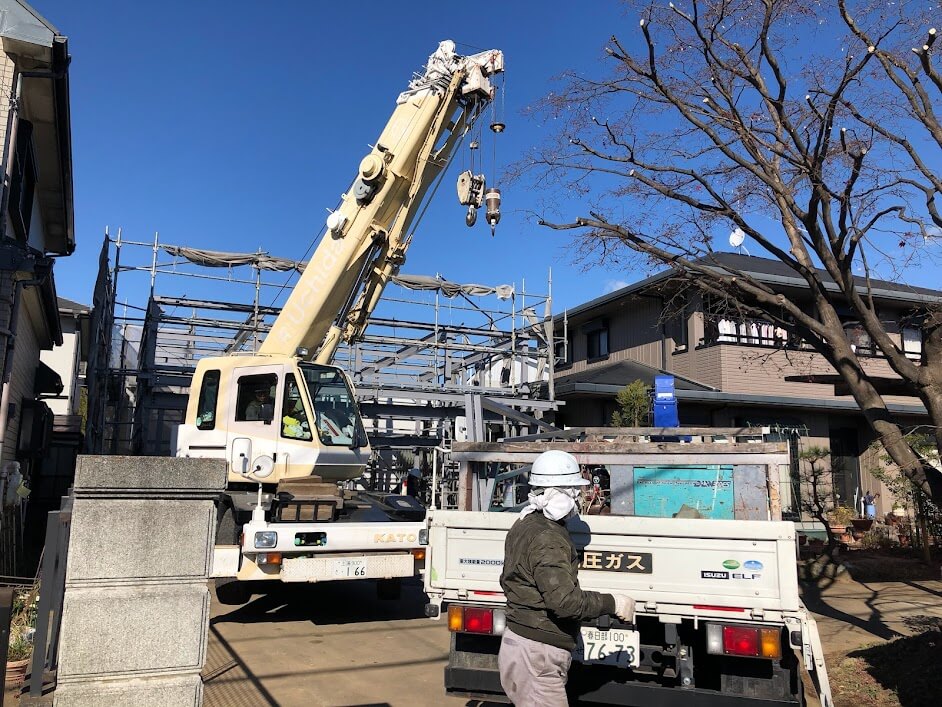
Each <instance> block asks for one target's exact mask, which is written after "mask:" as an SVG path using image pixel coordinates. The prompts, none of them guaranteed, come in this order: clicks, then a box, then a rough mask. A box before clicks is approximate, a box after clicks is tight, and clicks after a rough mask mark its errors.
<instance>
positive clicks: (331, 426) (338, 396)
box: [300, 363, 367, 447]
mask: <svg viewBox="0 0 942 707" xmlns="http://www.w3.org/2000/svg"><path fill="white" fill-rule="evenodd" d="M300 368H301V374H302V375H303V376H304V382H305V383H306V384H307V389H308V393H309V394H310V396H311V404H312V405H313V406H314V424H315V428H316V429H317V435H318V437H319V438H320V441H321V444H327V445H337V446H345V447H365V446H366V445H367V438H366V431H365V430H364V429H363V421H362V420H361V419H360V412H359V410H358V409H357V404H356V400H355V399H354V397H353V391H351V390H350V386H349V385H348V384H347V379H346V378H345V377H344V375H343V374H342V373H341V372H340V371H338V370H337V369H336V368H332V367H330V366H319V365H317V364H312V363H302V364H300Z"/></svg>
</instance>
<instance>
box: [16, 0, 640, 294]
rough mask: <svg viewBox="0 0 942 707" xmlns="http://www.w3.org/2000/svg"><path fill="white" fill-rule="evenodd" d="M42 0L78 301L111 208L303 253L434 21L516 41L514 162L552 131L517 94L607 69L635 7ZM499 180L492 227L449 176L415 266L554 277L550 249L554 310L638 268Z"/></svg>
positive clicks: (213, 242) (471, 276)
mask: <svg viewBox="0 0 942 707" xmlns="http://www.w3.org/2000/svg"><path fill="white" fill-rule="evenodd" d="M33 4H34V7H36V9H37V10H38V11H39V12H40V13H42V14H43V15H44V16H45V17H46V18H48V19H49V21H50V22H52V23H53V24H54V25H56V26H57V27H58V28H59V30H60V32H62V33H63V34H65V35H66V36H68V37H69V48H70V52H71V54H72V65H71V70H70V81H71V92H72V131H73V144H74V147H73V159H74V164H75V204H76V238H77V243H78V246H77V250H76V253H75V254H74V255H73V256H72V257H69V258H63V259H61V260H60V261H59V262H58V263H57V265H56V280H57V286H58V290H59V293H60V295H62V296H65V297H68V298H70V299H74V300H78V301H80V302H86V303H87V302H89V301H90V299H91V292H92V286H93V277H94V275H93V274H94V272H95V269H96V267H97V256H98V252H99V249H100V246H101V239H102V234H103V231H104V228H105V226H109V227H110V229H111V232H112V234H114V232H115V230H116V229H117V228H118V227H119V226H120V227H121V228H122V229H123V234H124V237H125V238H130V239H133V240H142V241H146V240H149V239H151V238H153V233H154V232H155V231H159V232H160V238H161V241H163V242H168V243H174V244H185V245H190V246H193V247H200V248H209V249H220V250H239V251H254V250H256V249H257V248H259V247H261V248H263V249H264V250H267V251H269V252H270V253H272V254H273V255H279V256H284V257H289V258H300V257H302V256H303V255H304V253H305V251H306V250H307V248H308V246H309V244H310V243H311V241H312V239H313V237H314V236H315V235H316V234H317V233H318V231H319V230H320V228H321V226H322V224H323V222H324V217H325V216H326V210H325V209H326V208H327V207H333V206H334V205H335V203H336V201H337V199H338V196H339V194H340V193H341V192H342V191H343V190H344V189H345V188H346V187H347V186H348V185H349V183H350V181H351V179H352V177H353V175H354V172H355V169H356V167H357V165H358V163H359V160H360V158H361V157H362V155H363V154H365V152H366V150H367V148H366V145H367V144H368V143H371V142H373V141H374V140H375V138H376V137H377V136H378V134H379V132H380V130H381V129H382V127H383V125H384V124H385V122H386V119H387V117H388V116H389V114H390V113H391V111H392V109H393V106H394V101H395V98H396V96H397V95H398V93H399V92H400V91H401V90H402V89H403V88H404V87H405V85H406V83H407V81H408V80H409V78H410V76H411V73H412V72H413V71H415V70H418V69H419V68H420V67H421V65H422V64H423V63H424V61H425V59H426V58H427V56H428V54H430V53H431V52H432V51H433V50H434V49H435V47H436V46H437V43H438V41H439V40H441V39H446V38H451V39H454V40H455V41H457V42H459V43H465V44H467V45H470V47H467V48H464V49H466V51H468V52H469V53H470V52H471V51H474V49H472V47H477V48H498V49H501V50H503V51H504V52H505V56H506V65H507V73H506V82H507V95H506V115H505V121H506V122H507V124H508V129H507V132H506V133H505V134H504V135H503V136H502V139H501V140H500V142H499V143H498V161H499V162H500V163H502V164H507V163H508V162H510V161H512V160H514V159H516V158H517V157H518V156H519V155H520V154H521V152H522V150H523V149H525V148H526V147H527V146H528V145H530V144H532V143H534V142H535V141H538V140H540V139H541V136H542V135H543V132H542V129H541V128H540V126H539V125H537V124H536V123H535V122H533V121H532V120H531V119H529V118H525V117H523V116H522V115H521V110H522V109H524V108H525V107H526V106H528V105H530V104H531V103H532V102H533V101H534V100H536V99H538V98H539V97H541V96H542V95H544V94H545V93H546V92H547V91H549V90H551V89H552V77H553V76H555V75H557V74H559V73H560V72H561V71H563V70H565V69H568V68H582V67H584V68H587V69H592V70H597V68H598V67H597V62H598V60H599V57H600V56H601V54H602V47H603V45H604V42H605V41H606V39H607V38H608V37H609V36H610V34H611V32H612V30H613V28H614V27H616V26H617V25H618V24H622V26H623V27H625V28H626V29H627V27H628V26H630V25H633V24H634V22H635V21H634V20H633V19H632V20H627V21H626V20H625V18H624V17H623V15H622V9H621V7H620V6H619V5H618V4H617V3H614V2H588V3H582V4H581V5H579V6H577V5H575V4H573V3H571V2H556V1H553V2H541V3H523V2H504V3H499V4H497V5H487V4H477V5H467V4H462V3H443V2H440V1H435V2H425V1H422V2H395V3H393V2H369V1H368V2H358V3H333V2H330V3H328V2H317V3H314V2H279V3H249V2H218V1H216V2H199V3H193V2H190V3H182V2H161V3H129V2H110V1H101V0H98V1H88V2H81V3H77V2H74V1H70V2H66V1H65V0H36V1H35V2H34V3H33ZM456 161H457V160H456ZM452 171H453V172H455V171H456V170H455V169H454V166H453V169H452ZM499 186H502V188H503V192H504V194H503V203H504V210H503V219H502V221H501V224H500V227H499V229H498V232H497V236H496V238H492V237H491V236H490V234H489V233H488V230H487V227H486V225H485V224H484V223H483V218H482V219H479V223H478V225H477V227H476V228H474V229H468V228H467V227H466V226H465V225H464V211H463V207H461V206H460V205H459V204H458V203H457V199H456V198H455V196H454V175H449V176H447V177H446V179H445V181H444V183H443V184H442V187H441V189H440V190H439V192H438V194H437V195H436V198H435V201H434V203H433V206H432V207H431V208H430V209H429V211H428V214H427V215H426V217H425V218H424V220H423V221H422V223H421V225H420V226H419V228H418V232H417V235H416V238H415V240H414V242H413V246H412V248H411V250H410V251H409V254H408V262H407V263H406V265H405V267H404V268H403V272H409V273H419V274H434V273H441V274H443V275H444V276H446V277H448V278H450V279H452V280H458V281H466V282H471V281H477V282H482V283H486V284H499V283H511V282H515V283H517V284H518V286H519V283H520V281H521V279H522V278H526V280H527V289H528V290H531V291H545V283H546V275H547V271H548V270H549V268H550V267H552V269H553V278H554V285H553V289H554V295H555V307H554V309H555V310H556V311H561V310H562V309H563V308H564V307H566V306H573V305H575V304H578V303H580V302H583V301H585V300H587V299H590V298H592V297H595V296H597V295H599V294H601V293H602V292H604V291H605V290H606V288H607V287H608V286H610V283H612V282H615V281H625V280H630V279H632V278H631V276H630V275H629V274H626V273H620V272H616V273H607V272H604V271H602V270H596V271H593V272H592V273H591V274H589V275H587V274H585V273H583V272H582V271H581V270H580V269H578V268H577V267H574V266H572V265H571V264H570V263H569V259H570V258H569V254H568V252H567V251H566V249H565V244H566V242H567V239H568V238H569V236H567V235H565V234H560V233H555V232H551V231H548V230H546V229H545V228H541V227H539V226H537V225H536V224H535V223H533V222H532V221H531V220H529V218H528V217H527V216H526V213H525V212H526V211H527V210H528V209H530V208H532V207H533V206H534V205H535V204H537V203H538V202H539V200H540V197H541V196H542V195H540V194H537V193H533V192H532V191H531V190H530V189H529V188H528V187H527V185H526V184H525V183H521V184H515V185H513V186H512V187H507V186H506V185H499ZM175 282H179V279H177V280H176V281H175ZM175 286H176V285H175V284H174V283H167V284H166V285H164V287H163V289H171V288H172V287H175ZM189 294H191V295H192V294H196V293H194V292H192V291H191V292H189ZM145 296H146V295H144V294H143V292H142V295H141V297H142V299H141V300H139V303H140V304H143V297H145Z"/></svg>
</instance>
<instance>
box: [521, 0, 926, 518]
mask: <svg viewBox="0 0 942 707" xmlns="http://www.w3.org/2000/svg"><path fill="white" fill-rule="evenodd" d="M626 5H627V7H628V14H629V15H634V21H638V19H640V22H638V24H634V22H632V25H633V26H634V27H636V28H637V29H635V30H634V31H633V32H632V31H630V30H629V32H628V33H627V34H626V35H624V36H613V37H612V38H611V40H610V41H609V43H608V45H607V47H606V49H605V51H606V58H605V60H604V62H605V63H606V64H607V70H606V69H603V70H600V71H599V73H600V74H604V75H601V76H582V75H577V74H569V75H567V76H565V77H564V78H563V80H562V88H561V90H560V91H557V92H554V93H553V94H551V95H550V96H548V97H547V98H546V99H545V101H544V102H543V104H542V105H541V109H542V110H543V111H545V112H546V113H547V114H548V115H549V116H550V117H552V118H554V119H555V124H556V125H560V126H562V129H561V130H560V131H559V133H558V135H557V136H556V139H553V140H550V141H549V142H547V143H546V144H544V145H542V146H541V147H539V148H537V149H536V150H535V151H534V152H533V153H532V154H530V155H529V156H528V158H527V159H526V160H524V161H523V162H522V163H521V164H520V165H518V167H519V173H520V174H521V175H522V174H529V175H534V176H535V177H536V179H537V184H538V185H539V186H540V187H544V188H551V187H552V186H553V185H554V184H555V185H556V186H561V187H564V188H565V189H566V190H567V192H568V193H569V194H573V193H575V194H580V195H581V198H582V199H583V200H584V201H583V205H582V206H581V207H579V208H580V209H581V210H582V213H581V215H579V216H578V217H577V218H568V217H560V216H558V215H556V217H555V218H554V217H553V216H554V215H553V214H549V213H544V214H542V215H541V218H540V220H541V222H542V223H543V224H544V225H547V226H550V227H551V228H554V229H562V230H569V229H573V230H576V231H577V232H578V233H579V235H580V238H579V243H580V244H581V246H580V247H581V249H582V255H583V256H584V257H586V258H587V259H588V261H589V262H593V261H596V260H598V261H602V262H605V263H606V264H608V265H612V264H621V263H624V262H625V259H626V257H627V258H632V257H637V256H641V257H642V258H643V259H645V260H647V261H648V263H649V264H651V263H656V264H667V265H669V266H670V267H671V268H673V269H674V270H675V271H676V273H677V275H678V277H679V278H681V279H683V280H684V281H685V282H687V283H690V284H691V285H692V286H694V287H696V288H697V289H698V290H699V291H700V292H702V293H704V294H705V295H708V296H710V297H714V298H719V299H722V300H724V301H726V302H728V303H729V304H730V306H732V307H735V308H736V309H738V310H739V311H741V312H746V313H749V314H750V315H752V316H757V317H762V318H763V319H766V320H768V321H771V322H773V323H774V324H775V325H777V326H780V327H782V328H784V329H785V330H787V331H788V332H789V333H790V334H791V335H793V336H795V337H800V339H801V340H803V341H804V342H805V343H806V344H807V345H808V346H810V347H811V348H812V349H813V350H814V351H817V352H818V353H819V354H821V356H823V357H824V358H825V359H826V360H827V361H828V362H829V363H830V365H831V366H833V368H834V369H835V370H836V371H837V373H838V374H839V375H840V376H841V378H842V379H843V382H844V383H845V384H846V386H847V388H848V389H849V391H850V393H851V395H852V396H853V398H854V399H855V400H856V402H857V404H858V405H859V407H860V409H861V411H862V412H863V415H864V416H865V418H866V420H867V422H868V423H869V425H870V426H871V427H872V429H873V430H874V432H875V434H876V436H877V438H878V439H879V441H880V442H881V443H882V444H883V446H884V447H885V448H886V450H887V452H888V453H889V454H890V456H891V457H892V459H893V461H894V462H895V463H896V464H897V465H899V467H900V468H901V470H902V471H903V473H904V474H906V475H907V476H908V477H909V478H910V479H912V480H913V482H914V483H915V484H917V485H918V486H919V487H920V488H922V489H923V490H925V491H926V492H927V493H929V494H930V495H931V496H932V497H933V498H935V499H936V500H942V474H940V473H939V472H938V471H937V470H936V469H935V468H934V467H933V466H932V465H931V464H929V463H928V461H927V460H926V459H925V458H924V457H923V456H921V455H920V454H919V453H918V451H917V450H915V449H913V447H912V446H911V445H909V444H908V443H907V441H906V439H905V437H904V430H903V429H902V428H901V425H900V424H899V422H898V421H897V420H896V419H894V417H893V415H892V414H891V413H890V412H889V410H888V408H887V404H886V401H885V400H884V397H883V394H882V393H881V390H880V387H879V385H878V383H877V381H875V380H874V378H873V377H872V376H871V375H870V374H868V371H867V370H866V367H865V365H863V364H862V362H861V360H860V358H859V357H858V354H857V352H856V351H855V349H854V347H853V346H852V345H851V342H849V341H848V339H847V337H846V335H845V332H844V329H843V324H842V321H841V318H840V316H839V313H838V308H839V307H840V308H847V307H849V308H851V309H852V310H853V312H854V314H855V316H856V318H857V319H858V320H859V322H860V325H861V326H862V327H863V329H864V330H865V331H866V332H867V334H868V335H869V337H870V339H871V341H872V342H873V345H874V347H875V349H876V350H877V351H878V352H879V354H880V355H882V356H883V357H885V358H886V360H887V361H888V362H889V365H890V366H891V367H892V369H893V371H895V372H896V374H898V375H899V377H900V378H901V379H902V382H903V385H904V386H905V390H906V391H907V392H909V393H911V394H912V395H914V396H916V397H918V398H919V399H920V400H921V401H922V403H923V404H924V405H925V407H926V409H927V411H928V414H929V417H930V418H931V421H932V423H933V425H934V429H935V442H936V444H937V446H938V447H939V448H940V450H942V308H940V306H939V305H938V304H935V303H933V302H932V301H931V298H929V299H928V301H926V302H925V303H924V304H923V305H921V306H920V307H919V308H918V309H917V310H914V311H913V312H912V313H911V314H912V321H913V322H914V323H915V326H918V327H920V328H921V329H922V332H923V356H922V361H921V362H919V361H913V360H911V359H910V358H908V357H907V356H906V355H905V353H904V351H903V350H902V345H901V343H899V342H898V341H897V340H895V339H894V337H893V336H891V333H892V332H891V331H889V330H888V327H887V326H886V323H885V322H883V321H881V319H880V316H879V313H878V308H877V305H876V304H875V302H874V294H873V289H874V288H873V287H872V280H873V279H875V278H876V274H877V272H878V271H883V272H885V271H886V268H892V269H893V271H894V273H899V272H902V271H903V269H904V268H905V267H906V266H908V265H910V264H911V263H912V262H914V261H915V260H916V259H918V258H922V257H924V256H925V254H926V253H927V252H929V251H930V250H931V248H933V247H935V246H932V245H931V242H932V241H933V240H935V239H937V238H938V237H939V236H942V216H940V213H939V210H938V208H937V206H938V199H939V196H940V193H942V177H940V176H937V175H936V173H935V172H934V170H933V167H934V166H935V165H937V164H939V159H940V158H942V120H940V118H939V115H938V110H939V108H940V97H942V75H940V73H939V71H938V67H937V63H938V62H937V59H936V55H935V52H934V50H933V47H934V43H935V38H936V35H937V33H936V30H935V29H932V28H930V25H929V24H928V20H927V18H926V16H925V13H926V12H927V11H925V8H926V7H927V6H926V4H925V3H916V2H906V1H903V2H896V3H890V2H880V3H876V2H873V3H868V2H866V1H863V2H855V3H847V2H845V1H844V0H839V1H838V2H837V3H836V5H835V6H832V3H827V2H824V3H822V2H817V1H815V0H761V1H757V0H726V1H724V0H676V2H674V3H667V2H664V3H663V4H661V3H658V4H657V5H654V4H652V3H650V2H627V3H626ZM735 229H740V230H741V231H742V233H743V234H745V236H747V237H748V239H749V240H748V243H749V245H750V247H752V248H753V249H754V251H753V252H754V253H755V252H756V246H758V249H761V252H762V254H763V255H765V256H766V257H772V258H775V259H778V260H780V261H781V262H782V263H785V264H786V265H787V266H788V267H789V268H791V269H792V270H793V271H794V272H795V273H796V274H797V276H798V277H800V278H802V279H803V280H804V283H806V284H807V290H808V292H809V293H810V297H811V299H812V302H813V307H809V306H808V305H807V302H802V301H800V300H799V299H796V298H793V297H790V296H787V295H786V294H783V293H782V292H781V291H777V290H776V289H774V288H773V287H770V286H769V285H768V284H766V283H764V282H762V281H760V280H759V279H757V278H755V277H754V276H752V275H750V274H749V273H748V272H745V271H739V270H736V269H735V268H734V267H732V266H730V265H728V264H725V265H724V264H723V263H721V262H720V261H718V260H713V248H712V242H713V239H714V237H716V236H717V235H722V237H723V238H722V240H723V242H724V243H725V238H726V235H727V234H729V233H730V231H732V230H735ZM855 273H857V275H856V276H855ZM892 279H898V275H894V276H893V278H892ZM922 299H924V300H927V298H922Z"/></svg>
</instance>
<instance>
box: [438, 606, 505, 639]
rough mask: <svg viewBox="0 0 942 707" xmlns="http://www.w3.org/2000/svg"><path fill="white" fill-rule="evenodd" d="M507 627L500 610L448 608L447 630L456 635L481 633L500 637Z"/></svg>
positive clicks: (463, 607) (464, 607)
mask: <svg viewBox="0 0 942 707" xmlns="http://www.w3.org/2000/svg"><path fill="white" fill-rule="evenodd" d="M506 627H507V615H506V614H505V613H504V612H503V610H501V609H488V608H485V607H481V606H461V605H460V604H452V605H451V606H449V607H448V630H449V631H453V632H456V633H481V634H485V635H493V636H500V635H502V634H503V633H504V629H505V628H506Z"/></svg>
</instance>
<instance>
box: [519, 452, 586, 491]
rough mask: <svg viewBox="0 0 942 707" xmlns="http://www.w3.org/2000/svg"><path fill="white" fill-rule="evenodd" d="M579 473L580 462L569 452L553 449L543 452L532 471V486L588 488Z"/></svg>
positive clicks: (535, 461) (534, 463)
mask: <svg viewBox="0 0 942 707" xmlns="http://www.w3.org/2000/svg"><path fill="white" fill-rule="evenodd" d="M588 485H589V480H588V479H585V478H583V476H582V472H581V471H579V462H577V461H576V458H575V457H574V456H572V455H571V454H570V453H569V452H564V451H562V450H559V449H551V450H549V451H548V452H543V453H542V454H541V455H540V456H538V457H537V458H536V459H535V460H534V462H533V468H532V469H530V486H538V487H541V488H544V487H547V486H588Z"/></svg>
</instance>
